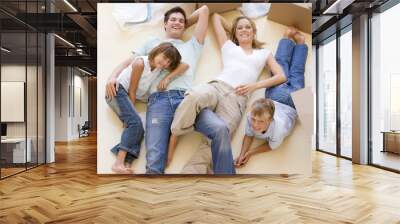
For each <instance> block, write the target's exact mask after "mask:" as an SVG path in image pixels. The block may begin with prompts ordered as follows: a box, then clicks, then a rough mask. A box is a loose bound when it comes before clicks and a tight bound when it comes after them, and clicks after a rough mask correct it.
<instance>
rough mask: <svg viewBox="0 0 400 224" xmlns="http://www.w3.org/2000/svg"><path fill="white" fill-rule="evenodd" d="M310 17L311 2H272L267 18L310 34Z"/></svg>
mask: <svg viewBox="0 0 400 224" xmlns="http://www.w3.org/2000/svg"><path fill="white" fill-rule="evenodd" d="M311 17H312V12H311V3H302V4H295V3H273V4H271V8H270V11H269V13H268V17H267V18H268V19H269V20H271V21H274V22H277V23H280V24H283V25H286V26H294V27H296V28H298V29H299V30H300V31H303V32H305V33H309V34H311Z"/></svg>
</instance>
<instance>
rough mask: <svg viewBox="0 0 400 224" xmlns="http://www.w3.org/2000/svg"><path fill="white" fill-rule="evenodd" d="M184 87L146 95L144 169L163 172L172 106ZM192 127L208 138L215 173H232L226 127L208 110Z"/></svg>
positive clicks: (181, 98)
mask: <svg viewBox="0 0 400 224" xmlns="http://www.w3.org/2000/svg"><path fill="white" fill-rule="evenodd" d="M184 94H185V92H184V91H180V90H169V91H166V92H156V93H153V94H152V95H150V97H149V102H148V106H147V115H146V135H145V140H146V149H147V151H146V160H147V164H146V173H147V174H163V173H164V170H165V165H166V160H167V156H168V143H169V137H170V134H171V124H172V121H173V119H174V114H175V110H176V109H177V107H178V106H179V104H180V103H181V101H182V100H183V98H184ZM195 130H196V131H198V132H200V133H202V134H203V135H205V136H207V137H208V138H209V139H210V140H211V146H212V147H211V148H212V149H211V151H212V155H213V156H212V159H213V164H216V165H215V166H214V171H215V173H217V174H218V173H230V174H233V173H235V169H234V167H233V158H232V151H231V148H230V135H229V129H228V128H227V125H226V124H225V122H224V121H223V120H222V119H220V118H219V117H218V116H217V115H216V114H215V113H214V112H212V111H211V110H208V109H205V110H203V111H202V112H201V113H200V114H199V115H198V117H197V119H196V124H195Z"/></svg>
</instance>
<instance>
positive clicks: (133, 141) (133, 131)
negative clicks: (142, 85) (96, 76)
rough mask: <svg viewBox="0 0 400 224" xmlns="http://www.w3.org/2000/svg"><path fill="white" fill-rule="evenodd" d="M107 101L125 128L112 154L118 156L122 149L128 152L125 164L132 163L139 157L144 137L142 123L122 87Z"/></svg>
mask: <svg viewBox="0 0 400 224" xmlns="http://www.w3.org/2000/svg"><path fill="white" fill-rule="evenodd" d="M106 101H107V103H108V105H109V106H110V107H111V109H112V110H113V111H114V112H115V113H116V114H117V115H118V117H119V119H120V120H121V121H122V122H123V123H124V127H125V128H124V130H123V132H122V135H121V142H120V143H118V144H117V145H115V146H114V147H113V148H112V149H111V152H113V153H114V154H118V152H119V150H121V149H122V150H124V151H126V152H127V155H126V158H125V162H128V163H131V162H132V161H133V160H134V159H136V158H138V156H139V151H140V142H141V141H142V139H143V135H144V129H143V124H142V121H141V119H140V117H139V114H138V113H137V111H136V109H135V106H134V105H133V104H132V101H131V100H130V99H129V96H128V93H127V91H126V90H125V89H124V88H123V87H122V86H121V85H120V86H119V87H118V90H117V95H116V96H115V97H113V98H111V99H110V98H106Z"/></svg>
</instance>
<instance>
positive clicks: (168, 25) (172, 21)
mask: <svg viewBox="0 0 400 224" xmlns="http://www.w3.org/2000/svg"><path fill="white" fill-rule="evenodd" d="M164 28H165V32H166V33H167V36H168V37H169V38H177V39H180V38H181V37H182V35H183V32H184V31H185V17H184V16H183V15H182V13H179V12H176V13H171V14H170V15H169V18H168V20H167V21H166V22H165V23H164Z"/></svg>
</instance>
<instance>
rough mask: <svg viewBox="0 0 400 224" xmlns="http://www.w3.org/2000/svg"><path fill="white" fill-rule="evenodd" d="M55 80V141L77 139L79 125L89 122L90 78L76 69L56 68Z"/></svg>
mask: <svg viewBox="0 0 400 224" xmlns="http://www.w3.org/2000/svg"><path fill="white" fill-rule="evenodd" d="M55 80H56V81H55V86H56V88H55V90H56V91H55V125H56V128H55V130H56V133H55V141H70V140H73V139H77V138H79V135H78V134H79V133H78V124H80V125H83V123H84V122H85V121H87V120H88V78H87V77H86V76H83V73H82V72H80V71H79V70H77V69H76V68H72V67H56V77H55ZM79 90H80V91H79ZM79 95H80V97H79ZM79 100H80V101H81V102H79ZM80 105H81V107H82V108H81V109H82V113H80V110H79V106H80Z"/></svg>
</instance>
